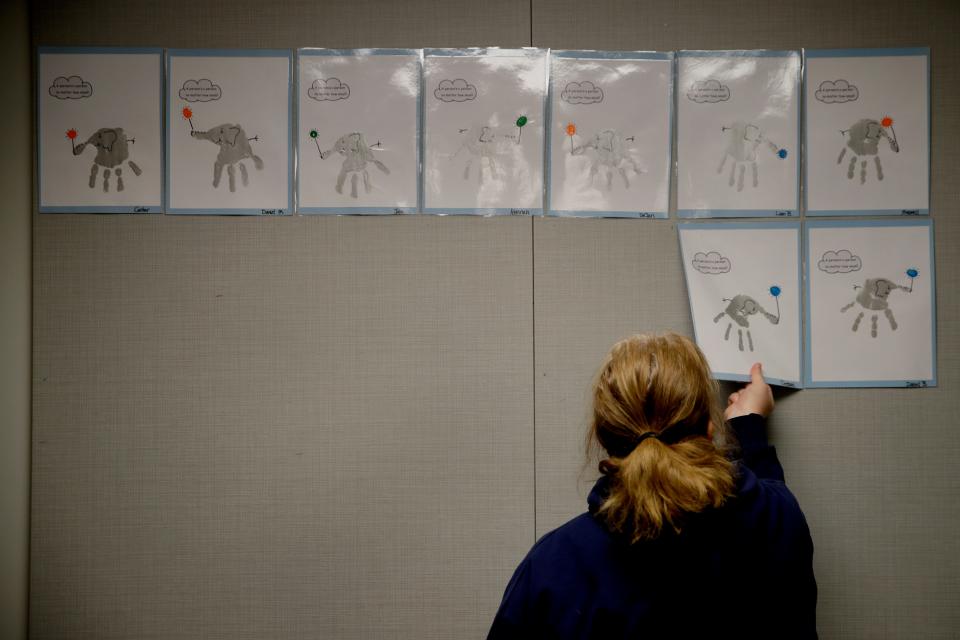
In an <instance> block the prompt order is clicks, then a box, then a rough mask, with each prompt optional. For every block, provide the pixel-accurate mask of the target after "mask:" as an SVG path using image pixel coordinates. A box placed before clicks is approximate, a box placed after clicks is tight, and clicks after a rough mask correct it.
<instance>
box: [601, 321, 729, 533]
mask: <svg viewBox="0 0 960 640" xmlns="http://www.w3.org/2000/svg"><path fill="white" fill-rule="evenodd" d="M717 392H718V389H717V385H716V382H714V381H713V379H712V378H711V377H710V369H709V366H708V365H707V362H706V358H704V356H703V354H702V353H701V352H700V350H699V349H698V348H697V346H696V345H695V344H693V343H692V342H691V341H690V340H689V339H687V338H685V337H683V336H680V335H677V334H672V333H671V334H665V335H662V336H648V335H640V336H634V337H632V338H628V339H626V340H623V341H621V342H618V343H617V344H616V345H614V347H613V349H611V351H610V354H609V355H608V356H607V360H606V362H605V363H604V365H603V367H602V368H601V370H600V374H599V375H598V377H597V381H596V383H595V385H594V402H593V414H594V415H593V423H592V425H591V429H590V440H591V441H592V442H595V443H596V444H598V445H600V446H601V447H603V448H604V449H605V450H606V451H607V453H608V455H609V457H608V458H607V459H605V460H603V462H601V465H600V468H601V471H603V472H604V473H605V474H606V475H607V476H608V477H609V479H610V481H609V493H608V495H607V498H606V500H605V501H604V502H603V504H602V505H601V506H600V508H599V510H598V511H597V516H598V517H600V518H601V519H603V520H604V521H605V522H606V523H607V525H608V526H609V527H610V528H611V529H613V530H615V531H619V532H622V533H624V534H627V535H629V537H630V540H631V542H637V541H640V540H648V539H653V538H656V537H658V536H660V535H661V534H662V533H663V532H664V531H675V532H679V531H680V530H681V528H682V526H683V520H684V518H685V516H686V515H688V514H692V513H699V512H701V511H703V510H705V509H707V508H711V507H719V506H721V505H722V504H723V503H724V501H725V500H726V499H727V498H728V497H729V496H730V495H731V494H732V492H733V489H734V466H733V464H732V463H731V462H730V460H729V459H728V458H727V456H726V455H725V451H724V450H723V448H722V447H721V446H718V445H717V444H716V443H715V442H714V440H713V439H711V438H710V437H709V436H708V424H711V423H712V424H713V425H714V429H723V428H724V424H725V423H724V419H723V414H722V412H721V411H720V407H719V405H718V404H717Z"/></svg>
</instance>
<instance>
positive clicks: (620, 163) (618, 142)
mask: <svg viewBox="0 0 960 640" xmlns="http://www.w3.org/2000/svg"><path fill="white" fill-rule="evenodd" d="M632 141H633V137H632V136H631V137H629V138H625V137H624V136H623V134H621V133H620V132H619V131H616V130H615V129H601V130H600V131H598V132H597V133H595V134H594V135H593V137H591V138H590V139H589V140H588V141H587V142H584V143H583V144H580V145H577V146H575V147H573V148H572V149H571V151H570V154H571V155H574V156H578V155H584V154H586V153H587V152H590V153H591V155H592V156H593V158H592V160H591V162H590V178H589V180H590V185H592V184H593V180H594V178H596V177H597V175H599V174H600V172H601V171H602V172H603V173H604V174H605V176H606V185H607V190H608V191H609V190H612V189H613V175H614V173H619V174H620V177H621V178H622V179H623V186H624V187H625V188H627V189H629V188H630V179H629V177H628V173H627V171H628V170H630V171H633V173H634V174H636V175H640V174H642V173H643V170H642V169H641V168H640V165H639V164H637V161H636V160H635V159H634V157H633V155H632V154H631V153H630V147H629V146H628V145H627V143H628V142H632Z"/></svg>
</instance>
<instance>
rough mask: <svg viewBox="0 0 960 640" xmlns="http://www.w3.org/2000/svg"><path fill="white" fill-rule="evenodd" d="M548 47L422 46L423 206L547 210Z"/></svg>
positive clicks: (433, 209)
mask: <svg viewBox="0 0 960 640" xmlns="http://www.w3.org/2000/svg"><path fill="white" fill-rule="evenodd" d="M546 89H547V53H546V51H543V50H539V49H428V50H426V51H425V53H424V96H425V99H424V126H425V132H424V133H425V135H424V166H423V192H424V211H425V212H427V213H454V214H456V213H459V214H480V215H495V214H513V215H539V214H542V213H543V125H544V104H545V102H546Z"/></svg>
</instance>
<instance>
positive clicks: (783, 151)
mask: <svg viewBox="0 0 960 640" xmlns="http://www.w3.org/2000/svg"><path fill="white" fill-rule="evenodd" d="M799 92H800V54H799V53H798V52H796V51H681V52H679V53H678V54H677V209H678V213H679V215H680V217H683V218H693V217H755V216H787V217H789V216H797V215H798V211H799V208H800V207H799V174H800V170H799V169H800V149H799V130H800V122H799V114H800V98H799Z"/></svg>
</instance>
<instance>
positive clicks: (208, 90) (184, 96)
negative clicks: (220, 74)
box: [178, 78, 223, 102]
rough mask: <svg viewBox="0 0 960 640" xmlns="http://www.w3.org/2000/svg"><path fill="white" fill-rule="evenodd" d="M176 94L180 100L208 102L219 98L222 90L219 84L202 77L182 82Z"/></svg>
mask: <svg viewBox="0 0 960 640" xmlns="http://www.w3.org/2000/svg"><path fill="white" fill-rule="evenodd" d="M178 95H179V96H180V99H181V100H186V101H187V102H210V101H211V100H219V99H220V96H222V95H223V91H222V90H221V89H220V85H216V84H213V81H211V80H207V79H206V78H203V79H201V80H187V81H186V82H184V83H183V86H182V87H180V92H179V94H178Z"/></svg>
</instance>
